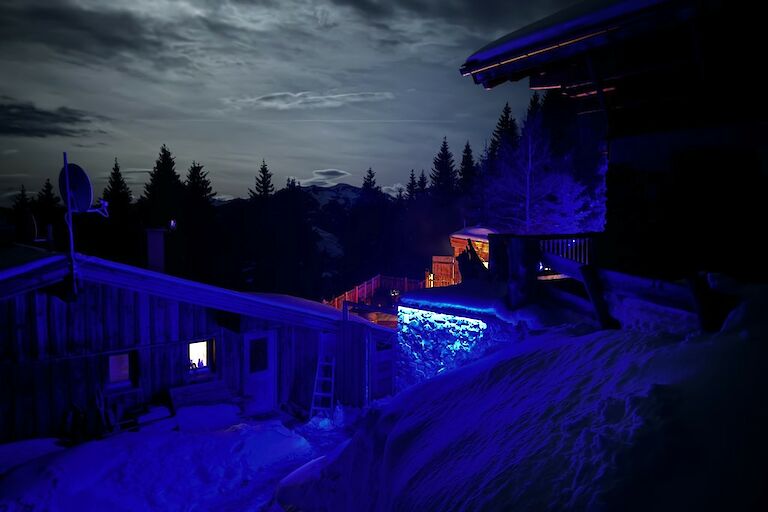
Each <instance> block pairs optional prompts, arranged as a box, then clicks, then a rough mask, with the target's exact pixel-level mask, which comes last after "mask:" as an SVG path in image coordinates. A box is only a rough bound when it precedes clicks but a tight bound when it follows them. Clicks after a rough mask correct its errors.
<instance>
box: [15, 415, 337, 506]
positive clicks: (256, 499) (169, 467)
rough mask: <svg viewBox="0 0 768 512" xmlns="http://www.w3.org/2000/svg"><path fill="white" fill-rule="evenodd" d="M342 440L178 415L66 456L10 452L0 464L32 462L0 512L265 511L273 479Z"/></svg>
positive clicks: (326, 433) (319, 432)
mask: <svg viewBox="0 0 768 512" xmlns="http://www.w3.org/2000/svg"><path fill="white" fill-rule="evenodd" d="M160 416H162V414H161V415H160ZM174 429H178V430H174ZM299 431H300V432H301V433H299ZM343 437H344V434H343V431H342V430H340V429H338V428H332V427H331V426H330V425H323V424H317V423H315V424H308V425H306V426H302V427H301V428H300V429H296V430H289V429H287V428H285V427H284V426H283V424H282V423H281V422H280V421H277V420H272V421H258V422H257V421H244V420H242V419H240V418H239V416H238V414H237V412H236V410H234V408H232V406H227V405H219V406H207V407H190V408H183V409H181V410H180V411H179V414H178V415H177V416H175V417H173V418H168V419H161V420H159V421H156V422H154V423H152V424H150V425H148V426H147V427H146V428H144V429H142V430H141V431H140V432H136V433H133V432H126V433H122V434H119V435H116V436H113V437H110V438H107V439H105V440H100V441H92V442H89V443H85V444H82V445H79V446H76V447H73V448H67V449H61V448H60V447H56V446H55V444H54V443H53V440H41V441H35V442H29V441H25V442H21V443H13V444H11V445H5V451H3V448H2V446H0V455H3V454H15V456H14V457H15V458H14V461H15V462H20V461H21V460H22V457H24V456H25V454H26V458H27V459H31V460H28V462H26V463H24V464H22V465H20V466H17V467H15V468H14V469H12V470H11V471H10V472H8V473H7V474H6V475H5V476H3V477H0V510H2V511H6V510H8V511H15V510H41V511H42V510H46V511H48V510H52V511H69V510H72V511H75V510H77V511H110V512H118V511H123V510H125V511H129V510H130V511H136V510H163V511H194V510H236V511H240V510H262V509H267V508H268V504H269V502H270V500H271V499H272V496H273V493H274V489H275V486H276V483H277V482H278V481H279V479H280V478H282V477H283V476H284V475H286V474H287V473H289V472H290V471H292V470H294V469H296V468H297V467H298V466H300V465H301V464H303V463H305V462H307V461H308V460H310V459H312V458H315V457H317V456H319V455H321V454H322V453H324V452H325V451H327V450H328V449H330V448H331V447H332V446H333V445H334V444H336V443H338V442H339V441H340V440H342V439H343ZM308 439H309V440H311V443H310V441H308ZM41 444H42V445H43V446H44V447H45V448H46V449H45V450H42V449H40V448H39V446H38V445H41ZM30 447H32V448H35V449H40V451H41V453H42V455H41V456H37V457H35V456H34V455H35V454H32V453H30V452H29V449H30ZM51 447H54V448H51ZM46 452H47V453H46ZM7 460H8V466H11V465H16V463H15V462H13V463H12V461H11V457H10V456H9V457H8V458H7ZM6 469H7V468H6Z"/></svg>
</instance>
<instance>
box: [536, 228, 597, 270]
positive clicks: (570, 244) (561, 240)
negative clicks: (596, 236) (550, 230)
mask: <svg viewBox="0 0 768 512" xmlns="http://www.w3.org/2000/svg"><path fill="white" fill-rule="evenodd" d="M539 243H540V244H541V245H540V247H541V252H543V253H546V254H554V255H555V256H559V257H560V258H565V259H567V260H571V261H575V262H578V263H581V264H582V265H589V262H590V260H591V259H592V245H593V243H592V235H584V234H580V235H543V236H542V238H541V241H540V242H539Z"/></svg>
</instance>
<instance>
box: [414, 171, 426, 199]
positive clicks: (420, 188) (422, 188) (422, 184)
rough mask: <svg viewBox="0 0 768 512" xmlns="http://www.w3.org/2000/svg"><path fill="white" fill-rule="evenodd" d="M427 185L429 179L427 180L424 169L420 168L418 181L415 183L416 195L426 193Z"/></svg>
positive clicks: (421, 195)
mask: <svg viewBox="0 0 768 512" xmlns="http://www.w3.org/2000/svg"><path fill="white" fill-rule="evenodd" d="M428 186H429V181H427V175H426V174H425V173H424V169H422V170H421V174H420V175H419V181H418V182H417V183H416V195H417V196H420V197H423V196H425V195H427V188H428Z"/></svg>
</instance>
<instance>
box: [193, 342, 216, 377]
mask: <svg viewBox="0 0 768 512" xmlns="http://www.w3.org/2000/svg"><path fill="white" fill-rule="evenodd" d="M212 363H213V340H204V341H195V342H193V343H190V344H189V371H190V372H199V371H205V370H210V369H211V366H212Z"/></svg>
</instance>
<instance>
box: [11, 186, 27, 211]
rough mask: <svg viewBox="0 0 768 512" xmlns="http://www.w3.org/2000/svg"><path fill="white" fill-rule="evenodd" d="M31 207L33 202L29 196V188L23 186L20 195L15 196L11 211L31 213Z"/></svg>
mask: <svg viewBox="0 0 768 512" xmlns="http://www.w3.org/2000/svg"><path fill="white" fill-rule="evenodd" d="M31 206H32V200H31V199H30V197H29V194H27V188H26V187H25V186H24V185H22V186H21V188H20V189H19V192H18V194H16V195H15V196H13V204H12V205H11V209H12V210H13V211H14V213H25V212H28V211H29V209H30V207H31Z"/></svg>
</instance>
